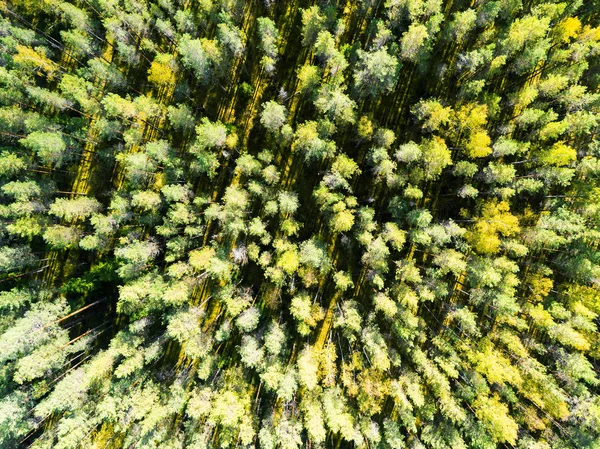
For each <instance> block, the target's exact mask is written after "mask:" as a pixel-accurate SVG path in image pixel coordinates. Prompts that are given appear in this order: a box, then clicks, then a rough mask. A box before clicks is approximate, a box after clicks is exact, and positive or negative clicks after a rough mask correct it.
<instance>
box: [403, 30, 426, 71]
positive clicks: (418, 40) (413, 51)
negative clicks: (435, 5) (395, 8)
mask: <svg viewBox="0 0 600 449" xmlns="http://www.w3.org/2000/svg"><path fill="white" fill-rule="evenodd" d="M428 38H429V33H428V32H427V27H426V26H425V25H423V24H420V23H412V24H411V25H410V27H409V28H408V30H407V31H406V33H404V34H403V35H402V40H401V42H400V48H401V52H400V55H401V56H402V59H406V60H408V61H412V62H415V61H416V60H417V56H418V54H419V51H420V50H421V49H422V48H423V45H424V44H425V42H426V41H427V39H428Z"/></svg>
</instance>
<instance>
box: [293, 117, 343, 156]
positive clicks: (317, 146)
mask: <svg viewBox="0 0 600 449" xmlns="http://www.w3.org/2000/svg"><path fill="white" fill-rule="evenodd" d="M317 126H318V123H317V122H314V121H308V122H304V123H302V124H300V125H298V128H296V132H295V133H294V142H293V144H292V148H293V149H295V150H300V151H302V152H303V153H304V158H305V160H307V161H312V160H319V159H320V160H323V159H326V158H330V157H332V156H334V155H335V151H336V148H335V143H334V142H332V141H331V140H324V139H323V138H321V136H320V133H319V131H318V129H317Z"/></svg>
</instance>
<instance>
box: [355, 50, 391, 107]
mask: <svg viewBox="0 0 600 449" xmlns="http://www.w3.org/2000/svg"><path fill="white" fill-rule="evenodd" d="M357 55H358V63H357V66H356V69H355V71H354V83H355V85H356V87H357V89H358V90H359V91H360V92H362V93H363V94H364V95H367V96H376V95H379V94H385V93H387V92H390V91H391V90H392V89H393V88H394V86H395V84H396V80H397V78H398V69H399V63H398V60H397V59H396V58H395V57H394V56H392V55H390V54H389V53H388V52H387V51H386V49H381V50H377V51H374V52H365V51H362V50H359V51H358V53H357Z"/></svg>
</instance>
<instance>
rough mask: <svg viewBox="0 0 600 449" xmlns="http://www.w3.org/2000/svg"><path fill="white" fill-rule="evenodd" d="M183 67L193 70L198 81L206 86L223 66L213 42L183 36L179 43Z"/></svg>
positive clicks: (220, 54)
mask: <svg viewBox="0 0 600 449" xmlns="http://www.w3.org/2000/svg"><path fill="white" fill-rule="evenodd" d="M178 49H179V52H180V53H181V55H182V62H183V65H184V67H186V68H188V69H191V70H193V72H194V74H195V75H196V78H197V79H198V81H200V82H201V83H202V84H208V83H210V81H211V80H212V79H213V78H214V77H216V76H218V75H219V74H220V70H221V67H222V64H223V55H222V53H221V49H220V48H219V46H218V45H217V43H216V42H215V41H212V40H208V39H192V38H191V36H190V35H189V34H184V35H183V36H182V38H181V40H180V42H179V47H178Z"/></svg>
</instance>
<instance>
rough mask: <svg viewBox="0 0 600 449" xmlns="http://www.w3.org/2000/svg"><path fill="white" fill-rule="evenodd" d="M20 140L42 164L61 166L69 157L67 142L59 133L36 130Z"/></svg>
mask: <svg viewBox="0 0 600 449" xmlns="http://www.w3.org/2000/svg"><path fill="white" fill-rule="evenodd" d="M20 142H21V144H22V145H23V146H24V147H25V148H27V149H29V150H31V151H33V152H34V154H35V155H37V156H38V157H39V158H40V161H41V162H42V164H46V165H51V164H54V165H55V166H56V167H60V166H62V164H63V163H64V162H65V161H66V159H67V157H68V152H67V144H66V143H65V141H64V139H63V138H62V137H61V135H60V134H58V133H50V132H43V131H34V132H32V133H30V134H28V135H27V137H26V138H24V139H21V141H20Z"/></svg>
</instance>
